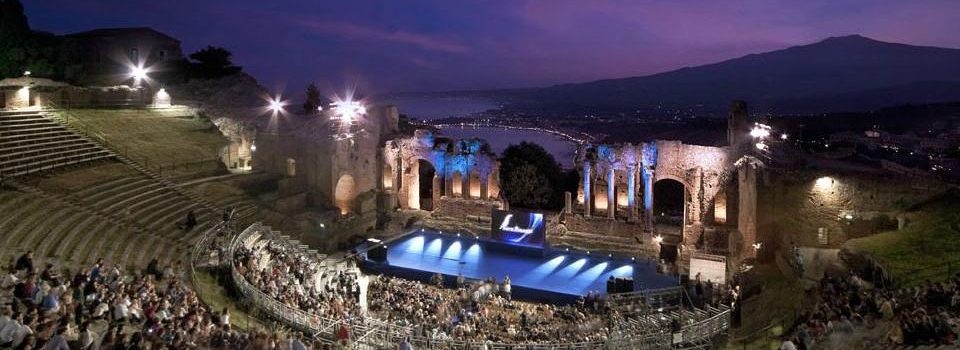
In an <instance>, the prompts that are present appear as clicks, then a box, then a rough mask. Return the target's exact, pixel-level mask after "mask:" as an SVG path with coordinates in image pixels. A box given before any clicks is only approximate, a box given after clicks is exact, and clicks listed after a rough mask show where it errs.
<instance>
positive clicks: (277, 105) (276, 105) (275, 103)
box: [269, 98, 283, 113]
mask: <svg viewBox="0 0 960 350" xmlns="http://www.w3.org/2000/svg"><path fill="white" fill-rule="evenodd" d="M269 108H270V111H271V112H273V113H278V112H280V111H281V110H283V103H282V102H280V99H279V98H277V99H273V100H270V106H269Z"/></svg>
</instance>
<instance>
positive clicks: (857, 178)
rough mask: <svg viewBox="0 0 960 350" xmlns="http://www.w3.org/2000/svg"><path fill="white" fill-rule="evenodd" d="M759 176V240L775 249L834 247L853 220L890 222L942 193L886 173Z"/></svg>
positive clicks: (932, 185) (940, 187)
mask: <svg viewBox="0 0 960 350" xmlns="http://www.w3.org/2000/svg"><path fill="white" fill-rule="evenodd" d="M765 175H766V176H765V178H764V179H763V180H761V181H760V183H758V185H757V186H758V188H757V193H758V205H757V209H758V215H757V217H758V218H760V222H759V225H760V228H759V231H760V233H759V235H760V237H759V239H760V240H761V241H765V242H769V243H775V244H780V245H781V246H786V245H790V244H791V242H792V243H796V244H797V245H801V246H825V247H839V246H841V245H842V244H843V243H844V242H846V241H847V240H848V239H850V238H852V237H851V235H852V234H853V233H854V231H856V230H855V229H857V228H858V226H857V225H858V223H857V221H862V220H873V219H875V218H876V219H877V220H878V221H887V222H894V223H895V222H896V216H897V215H898V213H899V212H901V211H902V210H903V209H905V208H906V207H907V206H909V205H912V204H915V203H918V202H920V201H923V200H925V199H928V198H930V197H932V196H934V195H937V194H939V193H942V192H943V191H944V190H946V187H945V186H943V185H942V184H938V183H937V182H935V181H930V180H925V179H914V178H906V177H897V176H894V175H890V174H882V175H878V174H864V175H854V174H830V173H824V172H821V171H817V172H814V171H799V172H792V173H788V174H774V173H765ZM859 230H860V231H863V226H860V227H859ZM861 234H862V232H861Z"/></svg>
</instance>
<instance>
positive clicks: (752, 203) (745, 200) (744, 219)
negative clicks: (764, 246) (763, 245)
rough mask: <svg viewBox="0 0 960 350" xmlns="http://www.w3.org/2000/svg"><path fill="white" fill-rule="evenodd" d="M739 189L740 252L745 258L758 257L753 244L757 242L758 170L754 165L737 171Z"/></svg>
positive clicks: (748, 165) (745, 166)
mask: <svg viewBox="0 0 960 350" xmlns="http://www.w3.org/2000/svg"><path fill="white" fill-rule="evenodd" d="M737 187H739V191H740V193H739V203H738V204H739V210H737V230H739V231H740V235H741V236H742V237H743V245H742V246H740V251H741V252H743V253H744V254H743V256H746V257H750V256H756V252H755V251H754V249H753V247H752V246H753V244H754V243H756V242H757V169H756V168H755V167H754V166H753V164H749V163H748V164H745V165H743V166H741V167H740V169H738V170H737Z"/></svg>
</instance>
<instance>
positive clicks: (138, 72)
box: [130, 64, 149, 86]
mask: <svg viewBox="0 0 960 350" xmlns="http://www.w3.org/2000/svg"><path fill="white" fill-rule="evenodd" d="M147 73H149V69H147V68H146V67H144V66H143V65H142V64H139V65H136V66H131V67H130V77H131V78H133V86H140V82H142V81H143V80H144V79H147V78H148V76H147Z"/></svg>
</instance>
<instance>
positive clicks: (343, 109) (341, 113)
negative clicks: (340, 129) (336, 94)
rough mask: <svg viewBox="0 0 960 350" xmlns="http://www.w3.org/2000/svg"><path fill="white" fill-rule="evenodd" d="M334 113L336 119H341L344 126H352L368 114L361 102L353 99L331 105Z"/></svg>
mask: <svg viewBox="0 0 960 350" xmlns="http://www.w3.org/2000/svg"><path fill="white" fill-rule="evenodd" d="M331 106H332V107H333V111H334V118H336V119H339V120H340V122H341V123H343V124H351V123H353V121H354V120H356V119H357V118H359V117H360V116H361V115H364V114H367V107H366V106H364V105H363V103H362V102H360V101H354V100H351V99H347V100H341V101H335V102H333V103H332V104H331Z"/></svg>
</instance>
